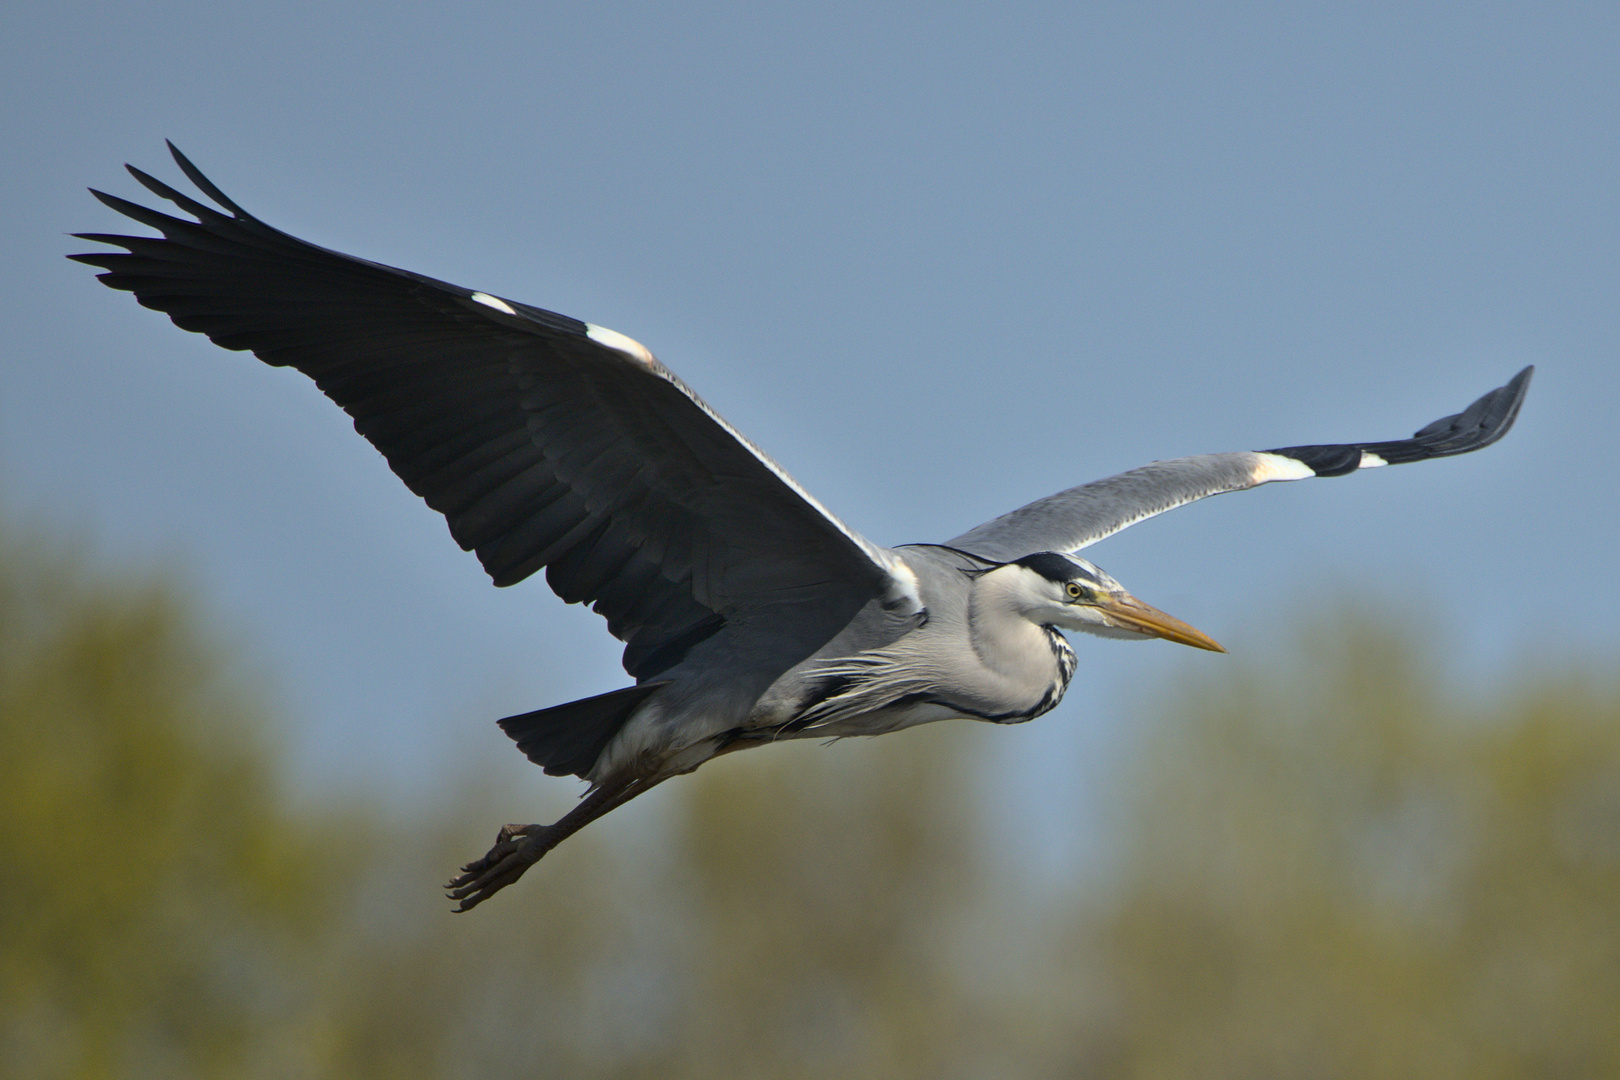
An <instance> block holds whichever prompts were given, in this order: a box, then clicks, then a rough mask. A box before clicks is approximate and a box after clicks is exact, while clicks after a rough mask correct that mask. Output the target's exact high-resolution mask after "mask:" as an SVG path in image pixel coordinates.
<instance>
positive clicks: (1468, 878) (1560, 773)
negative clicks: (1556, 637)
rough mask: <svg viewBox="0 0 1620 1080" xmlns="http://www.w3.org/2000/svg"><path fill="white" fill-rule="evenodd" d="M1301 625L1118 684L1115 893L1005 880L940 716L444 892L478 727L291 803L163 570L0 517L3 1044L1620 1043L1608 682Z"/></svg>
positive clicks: (1136, 1064)
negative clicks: (1138, 698)
mask: <svg viewBox="0 0 1620 1080" xmlns="http://www.w3.org/2000/svg"><path fill="white" fill-rule="evenodd" d="M0 524H3V523H0ZM1296 638H1297V640H1296V642H1295V645H1294V646H1293V648H1294V649H1296V650H1297V652H1296V653H1295V654H1293V656H1292V663H1291V664H1290V665H1284V664H1281V663H1278V662H1277V660H1276V658H1277V657H1278V655H1279V653H1282V652H1285V651H1286V650H1280V649H1275V648H1273V649H1266V650H1260V649H1256V650H1254V653H1255V654H1256V655H1260V654H1261V653H1262V652H1264V654H1265V655H1266V656H1267V657H1268V658H1270V662H1268V663H1267V664H1266V667H1265V669H1264V670H1263V671H1260V670H1256V669H1245V668H1242V667H1235V668H1229V669H1228V670H1227V672H1226V673H1225V674H1224V675H1222V676H1221V677H1219V678H1218V679H1217V680H1215V681H1214V682H1212V683H1210V684H1206V685H1200V686H1198V687H1195V688H1189V689H1188V690H1187V691H1186V693H1185V694H1184V695H1183V696H1182V697H1181V698H1180V699H1179V700H1178V701H1177V702H1175V703H1174V704H1173V705H1172V706H1171V707H1170V708H1167V709H1166V710H1165V711H1164V714H1163V715H1162V716H1160V717H1158V718H1157V719H1153V720H1150V721H1149V722H1147V723H1146V724H1144V725H1143V726H1142V728H1141V731H1142V738H1143V744H1142V745H1143V747H1144V750H1143V752H1142V753H1141V755H1140V758H1139V760H1138V761H1136V763H1135V764H1134V766H1133V767H1132V769H1130V770H1129V771H1128V772H1127V774H1126V775H1125V776H1124V777H1123V786H1124V788H1125V790H1126V791H1127V792H1128V795H1127V796H1126V799H1125V803H1126V806H1127V814H1126V816H1125V818H1124V819H1123V820H1124V821H1125V822H1126V824H1125V826H1124V830H1123V834H1122V836H1121V838H1120V851H1121V863H1120V870H1119V873H1118V875H1117V877H1116V878H1115V879H1113V880H1114V885H1113V887H1112V888H1110V889H1109V890H1108V891H1106V892H1099V890H1098V889H1097V888H1095V887H1089V888H1084V889H1076V890H1071V891H1067V892H1066V891H1064V889H1063V887H1062V886H1061V885H1059V884H1056V883H1052V882H1050V881H1048V882H1047V884H1048V885H1049V886H1050V889H1049V890H1048V891H1047V892H1044V893H1042V894H1040V895H1019V893H1020V890H1021V889H1027V888H1028V887H1029V886H1030V885H1031V884H1033V883H1034V882H1035V881H1037V880H1040V879H1033V878H1026V879H1019V878H1018V877H1017V876H1016V873H1014V874H1013V875H1012V876H1010V877H1008V876H1006V875H1005V874H1004V873H1003V872H1004V871H1006V870H1008V869H1011V868H1010V867H1009V866H1008V865H1007V864H1006V863H1005V862H998V861H997V860H995V859H992V858H990V857H989V850H988V849H989V842H988V841H989V839H990V838H987V837H985V836H983V835H981V832H980V830H981V829H982V828H983V827H984V826H983V825H982V819H983V815H982V813H981V803H980V792H981V785H980V783H979V781H978V779H977V777H976V775H975V769H976V767H977V766H978V765H980V764H982V762H984V761H985V760H988V759H991V758H992V757H993V755H992V753H991V752H990V748H989V745H988V744H989V743H990V742H992V741H996V740H999V739H1004V738H1006V737H1007V733H1005V732H1000V731H996V730H993V729H990V728H988V727H986V726H983V725H971V724H952V725H937V726H935V727H932V728H925V729H922V730H919V731H914V732H907V733H904V734H901V735H896V736H888V737H885V738H883V739H878V740H872V741H866V740H861V741H858V742H851V743H848V744H842V745H839V746H835V747H832V748H830V749H829V748H821V747H816V746H813V745H804V744H797V745H787V746H780V747H768V748H764V749H760V750H755V751H751V752H749V753H746V754H739V755H737V756H735V757H728V758H725V759H722V760H720V761H717V762H715V763H713V764H711V765H709V766H708V767H706V768H705V769H703V770H702V771H701V772H700V773H698V774H697V775H696V776H694V777H692V778H690V779H688V780H684V781H683V782H681V783H679V784H671V785H669V786H668V788H667V789H661V790H660V791H659V792H658V793H656V794H654V795H652V796H649V797H648V799H647V800H646V801H645V802H642V803H639V804H638V806H639V807H640V813H639V814H638V815H631V816H627V817H626V818H624V819H620V820H617V821H615V820H611V819H610V820H609V821H606V822H603V823H602V824H601V825H599V826H597V827H596V828H594V829H592V830H590V831H589V832H587V833H586V834H584V835H582V836H580V837H576V838H575V839H573V840H571V841H570V842H569V843H568V844H567V845H565V846H564V847H563V848H561V849H560V850H559V851H557V852H555V853H554V854H553V855H551V856H550V857H548V859H547V860H546V864H545V865H544V866H543V867H541V868H540V870H539V871H538V873H539V877H537V878H534V879H533V887H526V888H524V889H522V890H516V891H514V892H513V893H511V894H509V895H507V896H503V897H502V899H501V902H500V903H497V904H493V905H489V906H487V907H483V908H480V909H479V910H478V911H477V912H475V913H473V914H471V915H469V916H464V917H455V916H452V915H450V913H449V912H448V911H447V910H446V905H445V904H444V902H443V900H442V899H441V898H440V897H439V896H438V895H437V893H436V891H435V889H434V888H433V886H434V885H436V884H438V883H439V882H441V881H443V880H444V878H445V876H446V874H447V873H448V871H449V869H450V867H451V866H452V865H453V863H454V862H455V860H456V858H457V857H460V856H465V855H466V854H467V853H468V852H472V851H476V850H481V849H482V847H483V845H484V844H485V843H487V841H488V836H487V835H486V833H487V831H488V825H489V823H490V822H492V821H496V820H500V819H501V818H503V817H506V816H509V815H510V814H512V813H513V811H514V810H515V808H516V807H517V806H519V805H525V806H526V805H528V804H530V803H532V801H533V800H534V798H535V797H536V796H535V792H534V790H532V789H530V790H526V791H523V792H522V793H520V792H519V784H518V782H516V781H511V780H509V779H508V778H510V777H516V776H519V775H522V774H523V771H524V766H523V765H522V763H521V761H520V760H519V759H518V757H517V756H516V755H514V754H511V753H510V750H509V748H507V747H505V746H504V744H501V743H499V742H498V741H492V743H491V746H492V747H495V748H498V751H499V753H500V758H499V759H498V760H492V761H488V762H486V761H475V760H469V761H467V762H466V763H464V768H465V769H466V771H467V780H466V782H465V783H463V784H460V785H458V786H457V789H456V800H457V802H458V803H460V806H459V809H458V811H456V812H452V813H450V814H446V812H445V807H444V806H443V805H442V804H439V803H435V804H433V805H430V806H422V807H410V806H402V805H395V804H390V805H386V806H385V805H381V804H375V803H365V802H363V801H359V800H358V798H356V801H354V802H352V803H351V804H319V803H315V804H309V803H305V804H300V805H298V806H296V807H295V806H292V805H290V804H289V802H288V800H287V799H286V798H285V797H284V795H283V791H282V777H281V764H280V761H279V759H278V757H277V756H276V755H275V754H274V753H272V752H271V751H272V750H273V749H274V747H268V746H266V745H265V743H264V741H263V739H262V738H261V737H260V734H259V733H260V732H262V731H263V729H264V728H265V727H266V724H267V721H266V719H265V718H264V717H263V716H262V715H261V713H260V712H259V710H258V709H257V708H256V707H255V706H254V704H253V703H252V699H251V696H250V693H249V689H248V688H247V686H245V684H244V681H243V680H242V679H241V678H240V677H239V676H238V675H236V674H234V673H233V669H232V668H231V666H230V664H229V663H228V662H227V658H225V657H224V656H223V655H222V653H221V652H220V650H219V649H218V648H217V647H213V646H209V645H205V644H204V641H205V640H206V635H205V633H204V631H202V630H201V629H199V626H198V619H197V616H196V615H195V613H194V612H192V611H191V610H190V609H189V607H188V605H187V604H186V603H185V602H183V599H182V598H181V597H180V595H179V594H177V592H176V590H174V589H173V588H172V587H166V586H163V585H161V584H153V583H152V582H150V581H146V582H140V581H136V582H131V581H129V580H124V579H120V578H119V577H118V576H117V575H110V574H108V573H106V572H103V571H96V570H93V569H91V568H90V567H89V565H88V563H87V560H85V559H83V558H80V557H76V556H74V555H73V554H72V553H71V552H68V551H64V550H63V548H62V545H61V544H59V543H52V544H47V543H44V542H26V541H23V540H19V539H18V538H17V537H16V536H15V535H14V534H12V533H7V532H6V531H5V530H4V529H3V528H0V1080H5V1078H9V1077H18V1078H22V1077H28V1078H30V1080H34V1078H46V1080H54V1078H63V1080H66V1078H73V1080H99V1078H112V1077H118V1078H123V1077H131V1078H139V1077H163V1078H165V1080H188V1078H192V1077H223V1076H230V1077H255V1076H261V1077H277V1078H280V1077H293V1078H298V1077H304V1078H309V1080H321V1078H331V1080H339V1078H341V1080H406V1078H418V1077H443V1078H446V1080H462V1078H468V1080H470V1078H474V1077H477V1078H479V1080H503V1078H508V1077H510V1078H514V1080H516V1078H519V1077H534V1076H544V1077H557V1078H567V1077H594V1078H602V1080H652V1078H659V1080H665V1078H668V1080H686V1078H698V1077H702V1078H708V1077H714V1076H728V1077H741V1078H752V1077H780V1078H788V1080H791V1078H794V1077H824V1076H840V1077H845V1076H847V1077H863V1078H869V1080H888V1078H896V1080H898V1078H922V1077H927V1078H940V1077H945V1078H948V1077H979V1076H990V1075H994V1076H1007V1077H1030V1078H1048V1077H1051V1078H1056V1077H1065V1076H1086V1077H1119V1078H1141V1080H1148V1078H1160V1077H1165V1078H1169V1077H1198V1078H1200V1080H1205V1078H1216V1080H1220V1078H1225V1077H1231V1078H1238V1077H1241V1078H1244V1080H1249V1078H1254V1077H1262V1078H1293V1077H1298V1078H1302V1080H1303V1078H1317V1077H1333V1078H1338V1077H1343V1078H1352V1077H1365V1078H1369V1080H1372V1078H1384V1077H1413V1076H1422V1077H1436V1078H1444V1077H1469V1078H1485V1080H1496V1078H1501V1080H1508V1078H1519V1077H1524V1078H1530V1077H1555V1076H1572V1077H1573V1076H1580V1077H1587V1076H1620V1023H1616V1022H1615V1020H1616V1017H1620V914H1617V913H1620V688H1616V687H1613V686H1602V687H1600V686H1597V685H1596V684H1593V683H1591V682H1589V681H1583V680H1581V679H1579V678H1576V677H1565V678H1560V679H1547V680H1543V681H1541V682H1529V681H1526V682H1525V683H1524V684H1523V685H1521V686H1520V687H1519V688H1518V689H1516V690H1514V691H1512V692H1503V693H1502V694H1500V696H1499V697H1498V698H1497V699H1496V700H1493V701H1491V702H1490V703H1489V704H1481V703H1480V702H1479V701H1477V700H1467V699H1464V700H1458V699H1456V698H1454V697H1452V696H1449V695H1448V693H1447V692H1446V690H1445V687H1444V684H1443V682H1442V681H1441V678H1440V676H1439V674H1438V672H1439V671H1440V670H1442V668H1443V665H1440V664H1439V663H1438V662H1437V661H1436V659H1435V656H1434V655H1433V654H1431V653H1430V652H1428V651H1426V650H1425V649H1424V648H1423V647H1422V646H1420V645H1419V644H1417V643H1415V642H1413V641H1411V640H1409V639H1406V638H1403V637H1401V636H1400V635H1398V634H1391V633H1390V632H1389V631H1388V630H1386V629H1381V628H1379V627H1375V626H1372V625H1370V624H1369V623H1368V622H1367V621H1366V620H1358V619H1356V618H1354V617H1348V618H1336V619H1332V620H1324V621H1322V622H1321V623H1319V624H1318V625H1317V626H1316V627H1315V629H1314V630H1311V631H1309V632H1305V633H1302V634H1299V635H1296ZM503 762H506V763H509V764H507V765H503V764H502V763H503ZM507 769H509V771H503V770H507ZM530 783H531V781H524V782H523V786H524V787H525V788H528V787H529V786H530ZM549 791H550V792H552V793H555V792H556V789H555V786H553V787H552V788H550V789H549ZM469 794H471V796H472V797H473V798H475V799H476V800H477V803H476V805H467V799H468V797H469ZM385 822H388V823H389V824H384V823H385ZM469 822H474V823H476V824H474V825H469V824H468V823H469Z"/></svg>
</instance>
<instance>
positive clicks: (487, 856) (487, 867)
mask: <svg viewBox="0 0 1620 1080" xmlns="http://www.w3.org/2000/svg"><path fill="white" fill-rule="evenodd" d="M550 831H551V826H549V825H502V826H501V831H500V832H498V833H496V834H495V844H494V846H492V847H491V848H490V849H489V850H488V851H487V852H485V853H484V854H483V855H482V856H481V857H479V858H477V859H474V860H473V861H472V862H470V863H468V864H467V865H466V866H463V867H462V868H461V874H460V875H459V876H457V877H455V878H453V879H451V881H450V883H449V884H448V885H446V886H445V888H446V889H447V890H449V892H448V896H449V898H450V899H451V900H455V901H457V902H458V906H457V907H456V910H457V911H458V912H459V911H471V910H472V909H473V908H475V907H477V906H478V905H479V904H481V903H483V902H484V901H485V900H488V899H489V898H490V897H492V896H494V895H495V894H496V893H498V892H500V891H501V890H502V889H504V888H506V887H507V886H508V885H510V884H512V882H514V881H516V880H517V879H518V878H520V877H522V876H523V872H524V871H525V870H527V869H528V868H529V867H531V866H533V865H534V864H535V863H537V862H539V861H540V856H542V855H544V854H545V853H546V852H547V851H549V850H550V849H551V847H552V845H551V844H548V843H547V842H546V834H547V833H549V832H550Z"/></svg>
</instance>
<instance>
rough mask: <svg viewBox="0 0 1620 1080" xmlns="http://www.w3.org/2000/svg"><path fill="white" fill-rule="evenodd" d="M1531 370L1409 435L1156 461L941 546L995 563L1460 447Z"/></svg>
mask: <svg viewBox="0 0 1620 1080" xmlns="http://www.w3.org/2000/svg"><path fill="white" fill-rule="evenodd" d="M1534 370H1535V368H1534V367H1527V368H1525V369H1524V370H1523V371H1521V372H1519V373H1518V374H1517V375H1515V376H1514V377H1513V378H1512V380H1511V381H1509V382H1508V384H1507V385H1506V386H1501V387H1498V388H1497V389H1495V390H1492V391H1491V392H1490V393H1488V394H1486V395H1485V396H1484V397H1482V398H1480V399H1479V400H1478V401H1476V402H1474V403H1473V404H1472V405H1470V406H1468V408H1466V409H1464V410H1463V411H1462V412H1460V413H1458V414H1456V415H1455V416H1447V417H1444V418H1442V419H1440V420H1436V421H1435V422H1434V423H1432V424H1430V425H1429V426H1428V427H1425V428H1423V429H1422V430H1421V431H1419V432H1417V433H1416V434H1415V435H1413V436H1412V437H1411V438H1410V439H1399V440H1396V441H1393V442H1374V443H1344V444H1338V445H1331V446H1289V447H1284V448H1283V449H1280V450H1261V451H1240V452H1237V453H1230V454H1203V455H1200V456H1198V457H1185V458H1177V459H1175V460H1173V461H1156V462H1154V463H1153V464H1151V465H1144V466H1143V467H1142V468H1140V469H1132V470H1131V471H1130V472H1125V473H1120V474H1119V475H1118V476H1110V477H1109V478H1107V479H1106V480H1097V481H1094V482H1092V483H1089V484H1082V485H1080V486H1079V487H1073V488H1070V489H1069V490H1067V491H1060V492H1058V493H1057V494H1056V495H1050V496H1048V497H1046V498H1044V499H1037V500H1036V501H1035V502H1032V503H1030V504H1029V505H1028V506H1024V507H1020V508H1019V509H1017V510H1014V511H1012V512H1011V513H1010V514H1003V515H1002V516H1001V517H998V518H996V519H995V520H994V521H988V522H986V523H984V524H983V525H980V526H979V527H978V528H976V529H972V530H970V531H968V532H965V533H963V534H962V535H961V536H958V537H957V538H956V539H954V540H952V541H950V542H949V544H948V546H950V547H953V548H959V549H961V550H962V551H966V552H970V553H971V554H974V555H978V556H980V557H982V558H985V559H990V560H994V561H997V562H1007V561H1010V560H1012V559H1017V558H1020V557H1022V556H1024V555H1029V554H1031V553H1033V552H1037V551H1078V550H1079V549H1080V548H1083V547H1085V546H1087V545H1088V544H1094V543H1096V542H1097V541H1098V540H1101V539H1103V538H1104V537H1106V536H1112V535H1113V534H1114V533H1116V532H1118V531H1119V530H1121V529H1123V528H1126V527H1127V526H1130V525H1134V524H1136V523H1137V522H1138V521H1141V520H1143V519H1144V518H1150V517H1153V516H1154V515H1155V514H1162V513H1164V512H1165V511H1166V510H1174V509H1175V508H1176V507H1178V506H1185V505H1186V504H1187V503H1190V502H1194V501H1196V500H1198V499H1202V498H1205V497H1206V496H1209V495H1219V494H1221V493H1223V492H1227V491H1243V490H1244V489H1246V488H1252V487H1257V486H1259V485H1260V484H1265V483H1270V482H1271V481H1273V480H1303V479H1305V478H1306V477H1308V476H1343V475H1345V474H1346V473H1351V472H1355V471H1356V470H1357V469H1367V468H1373V467H1375V466H1379V465H1404V464H1406V463H1407V462H1409V461H1425V460H1427V459H1429V458H1438V457H1450V456H1451V455H1453V454H1466V453H1468V452H1469V451H1472V450H1478V449H1480V448H1481V447H1485V446H1489V445H1490V444H1491V443H1493V442H1495V441H1496V440H1497V439H1500V438H1501V437H1502V436H1503V435H1506V434H1507V432H1508V429H1509V428H1511V427H1512V426H1513V421H1514V419H1515V418H1516V417H1517V416H1518V415H1519V406H1520V405H1521V404H1522V403H1523V402H1524V395H1525V391H1526V390H1528V389H1529V386H1530V374H1531V372H1533V371H1534Z"/></svg>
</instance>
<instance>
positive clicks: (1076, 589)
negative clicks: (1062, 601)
mask: <svg viewBox="0 0 1620 1080" xmlns="http://www.w3.org/2000/svg"><path fill="white" fill-rule="evenodd" d="M1085 592H1086V590H1084V589H1082V588H1081V587H1080V586H1078V585H1076V584H1075V583H1074V582H1072V581H1071V582H1069V585H1068V593H1069V599H1070V600H1078V599H1080V597H1082V596H1084V595H1085Z"/></svg>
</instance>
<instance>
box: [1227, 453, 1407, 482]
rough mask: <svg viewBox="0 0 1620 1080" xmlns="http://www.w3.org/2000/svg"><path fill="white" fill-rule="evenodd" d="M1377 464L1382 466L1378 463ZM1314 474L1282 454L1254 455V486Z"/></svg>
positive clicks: (1307, 467)
mask: <svg viewBox="0 0 1620 1080" xmlns="http://www.w3.org/2000/svg"><path fill="white" fill-rule="evenodd" d="M1379 464H1383V463H1382V462H1379ZM1315 475H1316V473H1315V472H1313V471H1312V470H1311V467H1310V466H1309V465H1307V464H1305V463H1304V462H1303V461H1298V460H1295V459H1294V458H1291V457H1285V456H1283V455H1282V454H1261V453H1257V454H1255V455H1254V482H1255V483H1256V484H1269V483H1271V482H1272V481H1273V480H1304V479H1305V478H1306V477H1309V476H1315Z"/></svg>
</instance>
